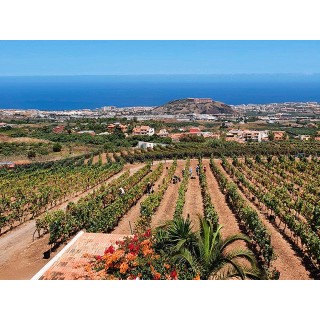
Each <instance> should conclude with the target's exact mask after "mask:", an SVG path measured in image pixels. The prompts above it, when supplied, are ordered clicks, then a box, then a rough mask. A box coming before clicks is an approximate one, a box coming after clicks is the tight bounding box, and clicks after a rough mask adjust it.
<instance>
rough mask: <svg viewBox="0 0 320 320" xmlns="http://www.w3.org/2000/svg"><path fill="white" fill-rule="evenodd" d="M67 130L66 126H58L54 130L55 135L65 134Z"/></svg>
mask: <svg viewBox="0 0 320 320" xmlns="http://www.w3.org/2000/svg"><path fill="white" fill-rule="evenodd" d="M64 129H65V126H63V125H61V126H56V127H54V128H53V129H52V132H53V133H63V132H64Z"/></svg>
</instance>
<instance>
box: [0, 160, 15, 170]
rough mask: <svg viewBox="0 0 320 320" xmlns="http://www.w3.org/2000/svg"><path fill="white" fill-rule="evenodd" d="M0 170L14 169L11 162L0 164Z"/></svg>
mask: <svg viewBox="0 0 320 320" xmlns="http://www.w3.org/2000/svg"><path fill="white" fill-rule="evenodd" d="M1 168H7V169H14V168H15V164H14V163H13V162H0V169H1Z"/></svg>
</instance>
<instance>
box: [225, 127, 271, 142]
mask: <svg viewBox="0 0 320 320" xmlns="http://www.w3.org/2000/svg"><path fill="white" fill-rule="evenodd" d="M268 136H269V131H267V130H265V131H255V130H240V129H234V130H229V131H228V133H227V135H226V141H237V142H261V141H267V140H268V139H269V138H268Z"/></svg>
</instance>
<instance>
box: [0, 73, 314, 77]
mask: <svg viewBox="0 0 320 320" xmlns="http://www.w3.org/2000/svg"><path fill="white" fill-rule="evenodd" d="M241 75H305V76H312V75H320V72H261V73H258V72H250V73H245V72H240V73H123V74H35V75H0V77H106V76H241Z"/></svg>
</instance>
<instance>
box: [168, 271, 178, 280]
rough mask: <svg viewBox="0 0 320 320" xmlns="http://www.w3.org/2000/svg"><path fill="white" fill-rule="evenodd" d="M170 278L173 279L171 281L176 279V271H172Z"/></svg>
mask: <svg viewBox="0 0 320 320" xmlns="http://www.w3.org/2000/svg"><path fill="white" fill-rule="evenodd" d="M170 276H171V278H173V279H177V276H178V273H177V271H176V270H173V271H172V272H171V273H170Z"/></svg>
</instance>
